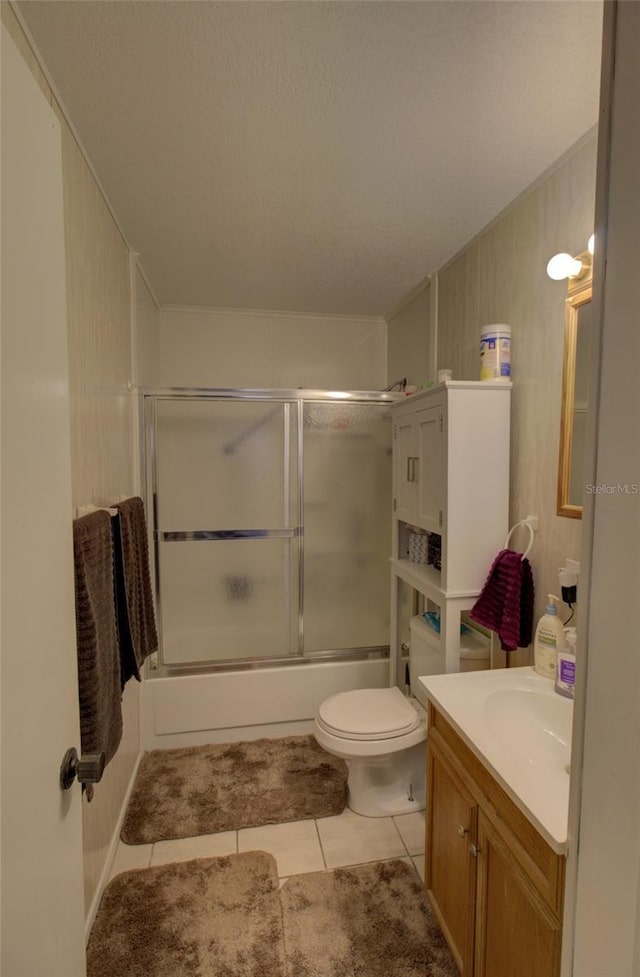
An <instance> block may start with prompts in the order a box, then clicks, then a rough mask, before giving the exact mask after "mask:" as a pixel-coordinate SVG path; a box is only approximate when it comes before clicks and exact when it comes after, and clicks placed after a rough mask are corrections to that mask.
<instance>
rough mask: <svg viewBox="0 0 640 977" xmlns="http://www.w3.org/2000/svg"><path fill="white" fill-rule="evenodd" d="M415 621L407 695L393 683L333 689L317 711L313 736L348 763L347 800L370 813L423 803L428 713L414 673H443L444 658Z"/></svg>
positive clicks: (386, 813)
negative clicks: (389, 686) (383, 686)
mask: <svg viewBox="0 0 640 977" xmlns="http://www.w3.org/2000/svg"><path fill="white" fill-rule="evenodd" d="M417 620H419V619H418V618H412V620H411V622H410V629H411V642H410V652H409V674H410V679H411V694H410V695H404V694H403V693H402V692H401V691H400V689H398V688H396V687H395V686H394V687H393V688H390V689H356V690H354V691H352V692H338V693H337V694H336V695H332V696H330V697H329V698H328V699H325V701H324V702H323V703H321V705H320V706H319V708H318V711H317V712H316V717H315V722H314V729H313V734H314V736H315V738H316V740H317V741H318V743H319V744H320V746H322V747H323V748H324V749H325V750H327V752H328V753H333V754H334V756H339V757H342V759H343V760H346V762H347V767H348V769H349V780H348V793H347V804H348V805H349V807H350V808H351V810H352V811H355V812H356V814H364V815H365V816H366V817H370V818H378V817H379V818H381V817H388V816H389V815H395V814H410V813H411V812H412V811H422V810H424V808H425V801H426V797H425V792H426V750H427V712H426V696H425V693H424V691H423V690H422V689H419V688H418V682H417V678H418V675H435V674H438V673H439V672H443V671H444V659H443V653H442V652H441V651H440V649H439V648H438V647H437V644H438V642H437V639H436V641H435V642H434V641H433V639H432V641H431V642H428V641H427V640H425V638H426V635H424V634H423V632H422V628H421V627H420V626H419V625H416V624H415V621H417ZM421 624H423V625H424V627H425V628H427V627H428V625H425V624H424V621H422V622H421Z"/></svg>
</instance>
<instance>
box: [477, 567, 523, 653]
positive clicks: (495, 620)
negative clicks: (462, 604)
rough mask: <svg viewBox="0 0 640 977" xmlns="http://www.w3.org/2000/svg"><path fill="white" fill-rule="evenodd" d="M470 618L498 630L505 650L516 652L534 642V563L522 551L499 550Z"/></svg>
mask: <svg viewBox="0 0 640 977" xmlns="http://www.w3.org/2000/svg"><path fill="white" fill-rule="evenodd" d="M470 617H471V618H472V619H473V620H474V621H477V622H478V624H482V625H483V626H484V627H485V628H490V629H491V630H492V631H497V633H498V637H499V638H500V645H501V647H502V650H503V651H515V649H516V648H518V647H520V648H526V647H527V646H528V645H530V644H531V632H532V629H533V575H532V573H531V564H530V563H529V561H528V560H527V559H526V557H525V558H523V556H522V553H515V552H514V551H513V550H501V551H500V552H499V553H498V555H497V556H496V558H495V560H494V561H493V565H492V567H491V569H490V571H489V576H488V577H487V579H486V581H485V584H484V587H483V588H482V593H481V594H480V596H479V597H478V599H477V601H476V602H475V604H474V605H473V607H472V609H471V613H470Z"/></svg>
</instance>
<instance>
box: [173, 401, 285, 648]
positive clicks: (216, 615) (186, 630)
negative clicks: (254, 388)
mask: <svg viewBox="0 0 640 977" xmlns="http://www.w3.org/2000/svg"><path fill="white" fill-rule="evenodd" d="M297 444H298V439H297V412H296V410H295V405H294V407H293V409H292V405H291V404H290V403H281V402H275V403H274V402H273V401H271V400H269V401H258V402H256V401H250V400H249V401H242V400H240V401H228V400H227V401H216V400H207V399H177V400H174V399H158V400H157V401H156V405H155V479H154V480H155V486H156V488H155V509H156V513H155V521H156V533H155V535H156V540H157V548H156V555H157V574H158V583H159V597H160V600H159V606H160V617H161V630H162V660H163V663H164V664H167V665H178V664H197V663H203V662H209V661H212V660H213V661H215V660H224V661H230V660H239V659H240V660H242V659H260V658H281V657H283V656H288V655H292V654H296V653H297V651H298V640H297V618H298V577H299V574H298V547H297V535H298V525H299V523H298V467H297V454H298V452H297Z"/></svg>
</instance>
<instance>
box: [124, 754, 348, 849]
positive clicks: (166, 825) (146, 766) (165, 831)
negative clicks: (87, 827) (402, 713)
mask: <svg viewBox="0 0 640 977" xmlns="http://www.w3.org/2000/svg"><path fill="white" fill-rule="evenodd" d="M346 799H347V765H346V763H345V762H344V761H343V760H341V759H340V758H339V757H334V756H332V755H331V754H330V753H327V752H326V751H325V750H323V749H322V747H321V746H319V745H318V744H317V743H316V741H315V739H314V738H313V736H286V737H282V738H280V739H262V740H251V741H248V742H243V743H221V744H218V745H215V746H195V747H190V748H182V749H175V750H152V751H151V752H149V753H145V754H144V756H143V758H142V760H141V762H140V767H139V769H138V775H137V777H136V781H135V784H134V787H133V791H132V794H131V799H130V801H129V806H128V808H127V813H126V815H125V819H124V823H123V826H122V831H121V838H122V840H123V841H124V842H125V844H127V845H146V844H151V843H152V842H155V841H168V840H170V839H174V838H190V837H193V836H194V835H205V834H213V833H214V832H216V831H230V830H234V829H237V828H253V827H257V826H259V825H264V824H278V823H280V822H283V821H300V820H303V819H305V818H324V817H329V816H331V815H333V814H340V813H341V812H342V811H343V810H344V807H345V804H346Z"/></svg>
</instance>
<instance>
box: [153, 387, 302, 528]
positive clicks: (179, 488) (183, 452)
mask: <svg viewBox="0 0 640 977" xmlns="http://www.w3.org/2000/svg"><path fill="white" fill-rule="evenodd" d="M156 410H157V414H156V472H157V475H156V484H157V506H158V527H157V528H158V529H159V530H161V531H163V532H167V531H169V532H171V531H183V530H199V529H204V530H207V529H277V528H286V527H289V526H290V525H292V523H291V504H290V501H289V500H291V499H295V493H296V485H295V484H293V483H291V484H289V482H290V475H289V473H290V472H293V471H294V468H293V467H292V465H291V464H290V461H291V458H292V454H293V451H294V449H295V444H296V435H295V421H296V411H295V409H293V410H290V408H289V406H288V405H285V404H282V403H274V402H273V401H267V402H254V401H233V402H230V401H211V400H209V401H205V400H188V401H187V400H158V402H157V408H156ZM289 412H290V413H289ZM289 416H290V420H291V426H290V427H289V426H288V423H287V418H288V417H289ZM293 524H294V525H295V522H294V523H293Z"/></svg>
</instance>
